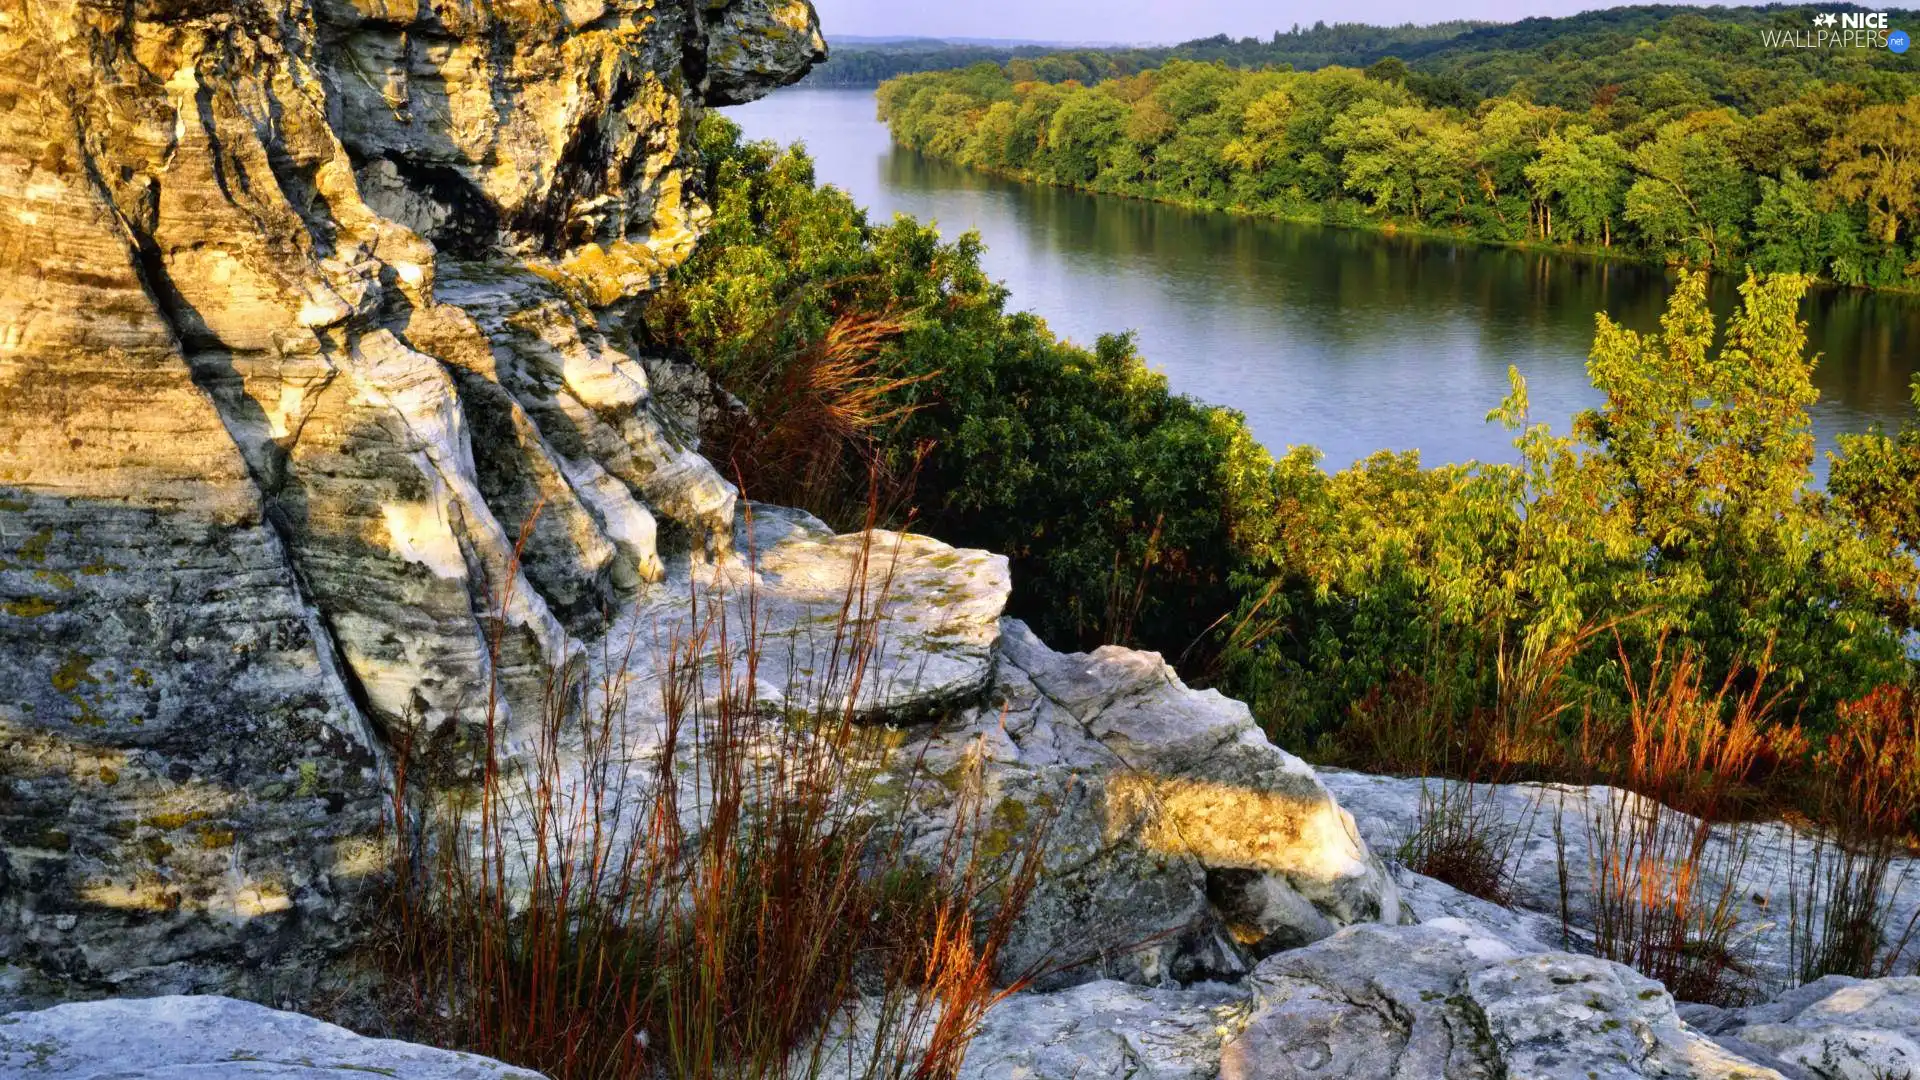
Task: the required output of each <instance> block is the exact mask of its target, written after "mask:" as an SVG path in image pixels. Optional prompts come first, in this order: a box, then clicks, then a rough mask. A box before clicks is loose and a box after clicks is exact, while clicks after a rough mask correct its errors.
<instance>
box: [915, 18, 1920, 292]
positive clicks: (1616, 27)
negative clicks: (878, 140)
mask: <svg viewBox="0 0 1920 1080" xmlns="http://www.w3.org/2000/svg"><path fill="white" fill-rule="evenodd" d="M1802 21H1803V17H1802V15H1801V14H1800V13H1798V12H1793V13H1789V12H1786V11H1783V10H1778V9H1760V10H1755V9H1730V10H1726V11H1716V12H1714V13H1713V14H1712V15H1711V16H1709V15H1705V14H1702V13H1699V12H1693V11H1684V12H1683V11H1682V10H1681V9H1673V8H1631V9H1616V10H1615V11H1608V12H1596V13H1590V14H1587V15H1581V16H1575V17H1573V18H1571V19H1563V20H1545V19H1542V20H1527V21H1526V22H1523V23H1518V24H1514V25H1512V26H1501V27H1482V28H1476V29H1470V30H1465V31H1463V32H1461V33H1460V34H1458V35H1457V36H1456V37H1453V38H1449V39H1445V40H1443V41H1427V42H1419V43H1408V45H1407V46H1406V48H1407V50H1408V51H1406V52H1405V53H1404V54H1403V55H1404V56H1405V58H1406V59H1405V60H1403V59H1400V58H1392V57H1388V58H1386V59H1374V60H1372V61H1370V62H1369V64H1368V66H1366V67H1365V68H1364V70H1360V69H1358V68H1356V67H1343V66H1337V65H1333V64H1329V65H1326V66H1317V65H1303V66H1312V67H1314V68H1315V69H1314V70H1293V69H1290V68H1288V67H1286V66H1285V63H1286V62H1280V64H1279V66H1275V63H1273V62H1268V63H1265V64H1257V63H1254V62H1252V61H1245V62H1243V61H1242V60H1238V59H1235V58H1233V57H1223V58H1218V59H1207V58H1202V54H1201V53H1198V52H1194V51H1193V50H1187V51H1184V52H1183V51H1181V50H1174V51H1173V52H1170V53H1169V54H1168V55H1167V56H1166V57H1165V58H1164V59H1163V60H1161V61H1160V62H1159V64H1158V66H1153V67H1137V68H1136V67H1127V68H1125V69H1124V70H1119V69H1116V70H1113V71H1103V72H1099V73H1097V76H1098V77H1097V78H1089V79H1085V80H1082V79H1080V78H1079V77H1078V76H1074V77H1072V78H1068V79H1065V80H1060V79H1052V78H1049V77H1047V76H1046V75H1045V74H1043V73H1042V72H1041V71H1040V70H1039V69H1038V67H1037V66H1036V64H1035V63H1034V62H1032V61H1029V60H1026V59H1018V60H1013V61H1010V62H1008V63H1006V64H1005V65H1004V66H999V65H995V64H992V63H982V64H975V65H974V66H972V67H969V68H966V69H965V70H963V71H930V72H923V73H919V74H911V75H904V76H901V77H897V78H894V79H891V80H889V81H887V82H885V83H883V84H882V85H881V87H880V89H879V102H880V112H881V116H882V117H883V118H884V119H885V120H886V121H887V122H888V123H889V125H890V126H891V128H892V131H893V136H894V139H895V140H896V141H897V142H898V143H900V144H901V145H903V146H906V147H909V148H911V149H914V150H917V151H921V152H924V153H927V154H931V155H933V156H936V157H940V158H945V159H949V160H952V161H955V162H958V163H960V164H963V165H969V166H974V167H977V168H984V169H990V170H993V171H996V172H1001V173H1005V174H1008V175H1011V176H1015V177H1018V178H1021V179H1025V180H1031V181H1035V182H1039V183H1047V184H1058V185H1063V186H1070V187H1076V188H1083V189H1087V190H1091V191H1102V192H1112V193H1116V194H1124V195H1129V196H1136V197H1142V198H1150V199H1157V200H1162V201H1166V202H1173V203H1179V204H1182V205H1189V206H1196V207H1204V208H1211V209H1221V210H1228V211H1233V212H1237V213H1247V214H1256V215H1264V216H1273V217H1281V218H1288V219H1295V220H1305V221H1317V222H1326V223H1332V224H1341V225H1348V224H1361V223H1369V224H1373V225H1376V226H1382V227H1413V228H1419V229H1423V230H1428V231H1439V232H1443V233H1447V234H1450V235H1458V236H1464V237H1470V238H1474V239H1479V240H1485V241H1492V242H1501V243H1531V244H1542V245H1554V246H1566V247H1576V248H1583V249H1605V250H1608V251H1610V252H1612V253H1614V254H1618V255H1623V256H1628V257H1636V258H1642V259H1647V260H1650V261H1660V262H1668V263H1683V264H1688V265H1695V266H1713V267H1719V268H1722V269H1731V270H1737V269H1739V268H1740V267H1741V266H1742V265H1746V264H1751V265H1754V266H1757V267H1760V268H1763V269H1768V270H1776V271H1790V272H1797V273H1805V274H1809V275H1813V276H1816V277H1822V278H1827V279H1830V280H1833V281H1837V282H1841V283H1844V284H1849V285H1871V286H1882V287H1884V286H1899V287H1915V286H1916V285H1920V239H1917V238H1916V237H1915V236H1914V230H1913V225H1914V223H1915V220H1916V216H1917V215H1920V77H1916V76H1915V75H1914V74H1913V73H1912V72H1911V71H1910V70H1908V69H1906V68H1902V67H1897V66H1891V61H1890V60H1889V57H1890V55H1891V54H1886V55H1880V54H1885V53H1886V50H1873V49H1838V50H1818V49H1793V48H1782V47H1778V46H1777V45H1768V44H1767V43H1766V41H1765V40H1763V35H1766V34H1784V33H1788V32H1790V31H1794V30H1799V29H1803V27H1801V25H1800V23H1801V22H1802ZM1534 24H1553V25H1560V24H1564V27H1565V30H1566V33H1565V35H1563V36H1561V37H1558V38H1554V39H1552V40H1551V41H1550V42H1549V41H1548V39H1547V38H1546V37H1544V36H1543V34H1544V28H1543V26H1536V25H1534ZM1516 42H1517V43H1519V44H1518V45H1516V44H1515V43H1516ZM1709 44H1710V45H1711V46H1712V47H1706V46H1708V45H1709ZM1854 54H1861V55H1854ZM1815 57H1818V61H1817V62H1816V60H1815V59H1814V58H1815ZM1355 62H1356V63H1357V62H1358V60H1357V59H1356V60H1355ZM1236 65H1238V66H1236Z"/></svg>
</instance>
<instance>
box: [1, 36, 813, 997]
mask: <svg viewBox="0 0 1920 1080" xmlns="http://www.w3.org/2000/svg"><path fill="white" fill-rule="evenodd" d="M823 47H824V46H823V44H822V41H821V38H820V36H819V33H818V29H817V26H816V23H815V19H814V16H813V12H812V9H811V7H810V6H809V5H808V4H807V3H806V2H805V0H789V2H779V0H686V2H668V0H657V2H653V0H564V2H559V3H554V2H550V0H527V2H516V0H508V2H504V3H500V2H490V3H478V2H473V0H417V2H416V0H318V2H315V3H307V2H304V0H298V2H295V0H258V2H241V3H237V4H236V3H210V2H201V0H143V2H139V3H131V4H121V3H106V2H96V0H68V2H55V3H34V4H25V5H7V6H5V7H0V129H3V130H4V134H3V135H0V956H3V957H8V958H11V959H13V960H14V961H16V962H17V963H18V964H20V965H21V967H22V968H25V969H31V970H32V971H33V972H35V973H36V974H35V976H34V977H35V978H36V979H52V980H54V982H55V984H57V985H63V986H65V987H67V988H69V989H70V990H79V989H87V988H90V989H92V990H93V991H95V992H98V991H102V990H107V989H119V990H122V991H126V992H135V991H153V990H157V989H174V988H194V987H198V986H201V985H204V984H207V983H208V980H210V979H212V980H216V981H215V983H214V984H215V985H222V986H226V987H228V988H232V985H233V984H232V981H231V980H232V974H231V973H232V971H233V970H235V969H236V968H244V969H247V970H257V971H263V972H271V971H274V970H283V971H293V972H299V971H300V969H301V966H302V964H301V957H300V955H299V952H298V949H300V948H309V947H312V948H319V947H322V946H324V944H325V942H326V941H327V940H328V938H329V937H330V936H332V935H335V934H336V933H337V932H344V931H345V930H346V929H348V928H346V927H337V926H333V925H330V924H331V922H332V921H333V920H334V919H336V918H338V917H340V916H339V913H341V912H343V911H346V910H348V909H347V907H346V906H345V905H342V904H341V903H339V901H340V900H341V899H342V897H343V896H344V895H345V894H347V893H350V892H351V891H352V890H353V888H354V883H355V882H356V881H357V880H360V879H362V878H364V877H365V876H366V875H367V874H368V873H369V872H370V871H372V870H373V869H375V868H376V867H377V865H378V857H377V853H376V848H375V845H374V843H373V840H374V838H375V836H376V834H377V832H378V829H379V826H380V822H381V820H382V817H383V813H384V810H383V808H384V806H385V803H386V800H387V798H388V795H387V788H388V785H387V782H386V776H385V772H386V769H387V768H388V764H387V758H388V748H390V747H391V746H393V745H395V744H396V743H397V742H400V741H407V742H409V743H411V744H412V745H413V746H414V747H415V748H416V749H417V750H420V751H422V752H423V753H424V754H425V755H426V756H425V757H423V760H426V759H428V758H431V757H434V756H435V755H437V756H438V759H439V760H444V761H448V762H458V761H459V760H461V754H460V747H461V744H462V743H470V742H472V741H473V740H474V739H475V738H476V737H477V735H476V733H477V732H478V731H479V730H480V728H481V726H482V725H483V724H484V723H485V722H486V720H487V718H488V717H489V716H490V715H491V716H493V717H495V718H496V719H499V720H500V721H501V722H503V723H512V722H513V719H514V717H515V715H516V706H517V707H518V712H519V713H520V714H524V713H525V712H526V711H527V704H528V703H529V702H532V701H535V700H537V698H538V696H539V693H540V691H541V688H542V687H543V685H544V684H545V682H546V680H547V678H548V676H549V674H550V673H551V672H552V671H554V670H555V669H556V668H557V667H558V666H559V665H561V664H562V663H563V662H565V661H566V660H567V658H568V657H569V655H570V654H571V653H572V652H573V651H574V650H575V649H576V648H577V647H576V646H573V645H570V641H572V640H573V639H574V638H575V637H576V636H581V635H588V634H591V633H593V632H595V631H596V630H597V629H598V628H599V627H600V625H601V622H602V620H603V619H604V618H605V617H606V615H607V613H608V612H609V611H610V610H612V609H613V608H614V607H615V606H616V605H619V604H621V603H623V602H624V599H625V598H626V597H627V596H630V595H631V594H632V593H633V592H634V591H635V590H636V589H639V588H640V587H642V586H643V585H644V584H645V583H647V582H648V581H650V580H654V579H657V578H658V577H660V576H661V573H662V565H663V564H662V554H663V552H669V553H670V552H672V551H675V550H681V551H687V550H693V551H699V552H702V553H715V554H717V553H719V552H721V551H723V550H724V548H725V546H726V544H727V542H728V537H729V536H730V535H731V530H732V526H733V519H734V502H735V493H734V491H733V489H732V488H731V486H730V485H728V484H727V483H726V482H725V480H724V479H723V478H721V477H720V476H719V475H717V474H716V473H715V471H714V470H713V469H712V467H711V466H709V465H708V464H707V463H706V462H705V461H704V460H703V459H702V458H700V457H699V455H698V454H697V452H696V448H695V446H694V445H693V443H692V442H691V439H690V437H689V435H688V434H687V433H686V432H684V431H682V430H679V427H678V425H677V424H676V423H675V421H674V419H673V418H672V417H670V416H668V415H666V412H665V410H663V409H661V408H660V407H659V406H658V404H657V402H655V400H654V399H653V397H652V395H651V393H650V390H649V375H648V371H647V370H646V367H645V365H644V364H643V363H642V362H641V360H640V359H639V358H636V357H635V356H633V355H632V354H631V353H630V352H629V351H627V350H626V349H624V348H623V346H622V335H621V334H620V332H619V325H620V319H619V312H620V308H621V305H622V304H623V303H624V302H625V301H626V300H627V299H628V298H630V297H633V296H635V295H637V294H639V293H640V292H642V291H644V290H646V289H647V288H649V287H651V286H652V285H653V284H655V283H656V282H657V281H658V280H659V279H660V276H661V275H662V274H663V273H664V272H665V271H666V270H667V269H669V268H671V267H672V266H673V265H674V264H675V263H676V262H677V261H678V260H679V259H681V258H683V257H684V256H685V254H686V252H687V251H688V249H689V247H690V245H691V244H692V243H693V241H694V239H695V236H696V235H697V233H698V231H699V227H700V223H701V220H702V217H703V214H704V210H703V207H702V204H701V203H700V201H699V199H698V198H697V197H696V196H695V194H694V193H692V192H691V191H689V190H688V185H687V176H688V174H689V165H690V164H691V162H690V161H689V158H688V153H687V151H686V150H685V141H686V136H687V134H688V132H689V129H690V126H691V124H692V123H693V122H694V120H695V118H696V114H697V111H698V110H699V109H700V108H701V107H703V106H704V105H706V104H708V103H714V102H734V101H741V100H746V99H749V98H751V97H754V96H757V95H758V94H760V93H764V92H765V91H766V90H768V89H771V88H772V87H774V86H777V85H780V84H782V83H784V82H787V81H791V80H792V79H795V78H797V77H799V75H800V74H802V73H803V72H804V71H805V69H806V68H807V66H808V65H809V64H810V63H811V62H812V61H813V60H815V59H816V58H818V57H819V56H820V55H821V54H822V50H823ZM516 544H519V545H520V547H521V550H520V553H519V557H518V558H517V559H516V558H515V548H516ZM496 668H497V669H498V670H496ZM493 686H498V687H500V688H501V689H502V691H503V694H504V701H503V702H502V703H501V704H500V705H499V706H498V707H493V708H490V698H491V697H492V696H493V695H491V694H490V692H489V688H490V687H493ZM212 973H218V974H217V975H216V974H212ZM261 977H262V978H267V976H265V975H263V976H261ZM21 978H22V976H21V972H20V971H19V970H15V971H14V973H13V974H12V975H11V976H9V975H8V974H7V971H6V969H4V968H0V996H5V992H6V991H7V989H8V986H9V985H10V984H12V985H15V986H16V987H17V986H18V984H20V983H21ZM244 989H245V990H246V991H247V992H249V993H252V994H260V995H271V994H272V993H273V992H274V989H273V986H272V985H270V984H268V983H262V984H257V985H248V986H246V987H244ZM22 992H30V990H29V991H22Z"/></svg>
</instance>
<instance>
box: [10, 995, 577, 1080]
mask: <svg viewBox="0 0 1920 1080" xmlns="http://www.w3.org/2000/svg"><path fill="white" fill-rule="evenodd" d="M0 1076H6V1077H9V1078H17V1080H136V1078H137V1080H240V1078H242V1077H247V1078H257V1080H364V1078H365V1077H368V1076H385V1077H392V1078H393V1080H540V1075H539V1074H538V1073H534V1072H529V1071H527V1070H525V1069H516V1068H513V1067H511V1066H508V1065H502V1064H501V1063H499V1062H497V1061H492V1060H489V1059H487V1058H483V1057H477V1056H475V1055H473V1054H456V1053H451V1052H449V1051H446V1050H435V1049H433V1048H431V1047H426V1046H417V1045H414V1044H412V1043H404V1042H395V1041H392V1040H389V1039H369V1038H366V1037H364V1036H361V1035H355V1034H354V1033H353V1032H351V1031H348V1030H347V1029H345V1028H342V1027H335V1026H334V1025H332V1024H328V1023H323V1022H321V1021H319V1020H315V1019H313V1018H311V1017H307V1016H301V1015H300V1014H298V1013H289V1012H280V1011H278V1010H275V1009H269V1008H266V1007H265V1006H262V1005H255V1004H252V1003H251V1002H246V1001H235V1000H234V999H232V998H224V997H155V998H126V999H121V1000H117V1001H91V1002H84V1003H77V1004H69V1005H58V1006H55V1007H53V1008H50V1009H45V1010H42V1011H40V1012H16V1013H9V1014H6V1015H0Z"/></svg>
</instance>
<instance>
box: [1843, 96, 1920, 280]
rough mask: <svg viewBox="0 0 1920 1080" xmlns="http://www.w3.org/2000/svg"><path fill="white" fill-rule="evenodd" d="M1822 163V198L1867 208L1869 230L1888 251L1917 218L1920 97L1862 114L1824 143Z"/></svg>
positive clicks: (1918, 208) (1919, 192) (1864, 110)
mask: <svg viewBox="0 0 1920 1080" xmlns="http://www.w3.org/2000/svg"><path fill="white" fill-rule="evenodd" d="M1821 160H1822V161H1823V162H1825V164H1826V166H1827V170H1828V173H1827V179H1826V182H1825V183H1824V184H1822V186H1821V188H1822V191H1823V193H1824V194H1826V196H1827V197H1828V198H1830V199H1839V200H1845V201H1850V202H1864V203H1866V206H1867V215H1868V225H1869V227H1870V228H1872V229H1873V231H1874V233H1875V234H1876V235H1877V236H1879V238H1880V242H1881V243H1883V244H1887V245H1889V246H1891V245H1892V244H1893V242H1894V241H1895V240H1896V239H1898V238H1899V235H1900V226H1901V224H1902V223H1903V222H1907V221H1910V220H1912V219H1913V217H1914V216H1915V214H1916V213H1920V95H1916V96H1914V97H1910V98H1908V99H1907V100H1906V101H1905V102H1903V103H1901V104H1899V105H1874V106H1870V107H1868V108H1865V109H1861V110H1860V111H1859V112H1857V113H1855V114H1854V115H1853V117H1852V119H1850V120H1848V121H1847V123H1846V125H1845V126H1844V127H1843V128H1842V129H1841V130H1840V131H1838V132H1836V133H1835V134H1834V136H1833V137H1832V138H1831V139H1829V140H1827V147H1826V150H1825V151H1824V152H1823V153H1822V154H1821Z"/></svg>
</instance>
